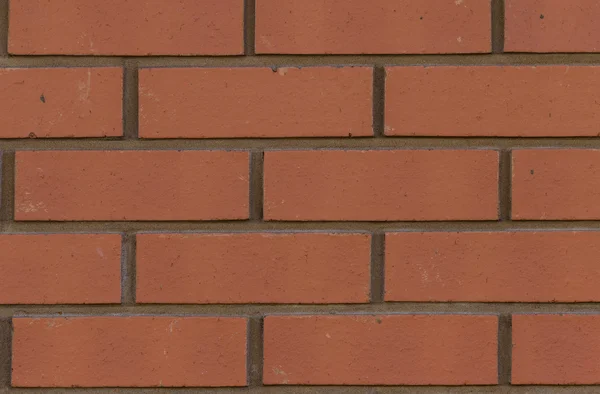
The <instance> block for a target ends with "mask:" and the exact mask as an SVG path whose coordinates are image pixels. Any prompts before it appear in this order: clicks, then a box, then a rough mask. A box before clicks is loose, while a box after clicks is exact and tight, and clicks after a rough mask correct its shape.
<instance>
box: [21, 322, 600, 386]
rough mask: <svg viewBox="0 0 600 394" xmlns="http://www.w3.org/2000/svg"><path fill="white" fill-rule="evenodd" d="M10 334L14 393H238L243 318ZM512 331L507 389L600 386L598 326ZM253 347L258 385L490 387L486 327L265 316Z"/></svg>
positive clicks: (24, 329) (37, 326)
mask: <svg viewBox="0 0 600 394" xmlns="http://www.w3.org/2000/svg"><path fill="white" fill-rule="evenodd" d="M12 325H13V329H14V332H13V335H12V342H13V343H12V349H13V360H12V363H13V368H12V385H13V386H14V387H73V386H79V387H185V386H191V387H194V386H212V387H218V386H245V385H247V378H246V376H247V372H248V371H247V368H248V367H247V365H246V357H247V350H246V349H247V341H248V338H247V319H246V318H243V317H192V316H180V317H172V316H137V317H112V316H110V317H108V316H104V317H81V316H80V317H18V318H13V322H12ZM511 330H512V376H511V383H512V384H516V385H521V384H544V385H556V384H561V385H564V384H571V385H581V384H598V383H600V369H599V368H598V362H599V359H598V348H599V346H600V344H599V341H598V339H597V338H598V334H599V332H600V315H597V314H515V315H513V316H512V328H511ZM263 335H264V370H263V382H264V384H266V385H495V384H497V383H498V372H497V371H498V361H497V360H498V317H497V316H494V315H457V314H454V315H450V314H389V315H338V316H328V315H295V316H294V315H272V316H266V317H265V320H264V334H263ZM56 343H60V344H61V346H56ZM98 349H102V351H100V352H99V351H97V350H98ZM333 360H335V362H332V361H333Z"/></svg>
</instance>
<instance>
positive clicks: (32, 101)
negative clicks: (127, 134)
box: [0, 67, 123, 138]
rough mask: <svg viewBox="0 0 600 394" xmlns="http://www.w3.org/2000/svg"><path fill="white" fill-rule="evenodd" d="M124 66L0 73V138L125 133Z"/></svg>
mask: <svg viewBox="0 0 600 394" xmlns="http://www.w3.org/2000/svg"><path fill="white" fill-rule="evenodd" d="M122 79H123V70H122V69H120V68H87V67H86V68H4V69H0V106H1V107H2V111H3V113H5V114H6V115H5V116H3V119H2V128H1V129H0V138H27V137H29V138H36V137H38V138H57V137H78V138H79V137H117V136H121V135H123V123H122V122H123V121H122V108H123V99H122V97H123V89H122Z"/></svg>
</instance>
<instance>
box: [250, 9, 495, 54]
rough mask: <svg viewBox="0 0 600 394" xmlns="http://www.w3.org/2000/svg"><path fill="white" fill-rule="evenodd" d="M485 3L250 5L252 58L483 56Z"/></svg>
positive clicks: (486, 49) (488, 37)
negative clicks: (252, 15)
mask: <svg viewBox="0 0 600 394" xmlns="http://www.w3.org/2000/svg"><path fill="white" fill-rule="evenodd" d="M490 12H491V8H490V1H489V0H461V1H455V0H452V1H441V2H440V1H436V0H421V1H419V2H414V1H410V0H372V1H369V2H365V1H362V0H303V1H296V0H256V51H257V53H295V54H319V53H326V54H367V53H370V54H377V53H423V54H424V53H485V52H490V50H491V45H490V44H491V29H490V20H491V19H490Z"/></svg>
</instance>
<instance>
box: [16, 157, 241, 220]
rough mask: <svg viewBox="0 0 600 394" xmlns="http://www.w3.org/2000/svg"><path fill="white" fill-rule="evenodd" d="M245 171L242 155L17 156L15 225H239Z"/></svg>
mask: <svg viewBox="0 0 600 394" xmlns="http://www.w3.org/2000/svg"><path fill="white" fill-rule="evenodd" d="M248 171H249V155H248V153H247V152H225V151H32V152H17V155H16V180H15V182H16V191H15V219H16V220H64V221H72V220H209V219H246V218H247V217H248V193H249V186H248V177H249V174H248Z"/></svg>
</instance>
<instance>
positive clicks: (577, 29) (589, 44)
mask: <svg viewBox="0 0 600 394" xmlns="http://www.w3.org/2000/svg"><path fill="white" fill-rule="evenodd" d="M505 14H506V17H505V20H506V22H505V29H506V31H505V44H504V49H505V50H506V51H507V52H598V51H599V50H600V25H599V24H598V19H599V18H600V3H598V1H596V0H573V1H562V0H506V3H505Z"/></svg>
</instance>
